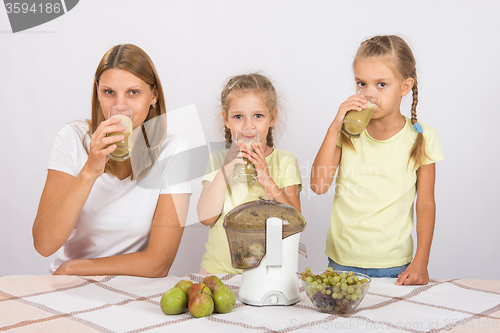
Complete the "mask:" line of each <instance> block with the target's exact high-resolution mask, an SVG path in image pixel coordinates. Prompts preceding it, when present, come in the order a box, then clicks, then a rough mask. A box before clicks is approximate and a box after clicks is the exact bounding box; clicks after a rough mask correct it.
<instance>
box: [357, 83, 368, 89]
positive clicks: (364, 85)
mask: <svg viewBox="0 0 500 333" xmlns="http://www.w3.org/2000/svg"><path fill="white" fill-rule="evenodd" d="M357 85H358V87H360V88H364V87H366V84H365V83H364V82H358V83H357Z"/></svg>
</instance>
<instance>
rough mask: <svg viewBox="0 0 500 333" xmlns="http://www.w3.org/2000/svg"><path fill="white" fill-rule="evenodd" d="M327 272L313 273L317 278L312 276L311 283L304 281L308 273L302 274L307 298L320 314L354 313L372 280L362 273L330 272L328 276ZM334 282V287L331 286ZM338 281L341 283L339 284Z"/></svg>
mask: <svg viewBox="0 0 500 333" xmlns="http://www.w3.org/2000/svg"><path fill="white" fill-rule="evenodd" d="M327 272H328V271H324V272H312V273H311V274H314V276H316V277H312V276H311V278H312V279H308V281H311V282H308V281H305V280H304V278H307V277H306V276H305V275H304V274H307V272H306V273H303V274H302V276H301V278H300V280H301V281H302V285H303V286H304V290H305V292H306V295H307V297H309V299H310V300H311V302H312V304H313V305H314V307H315V308H316V309H317V310H318V311H319V312H324V313H329V314H335V315H343V314H348V313H352V312H353V311H354V310H355V309H356V308H357V306H358V305H359V303H361V301H362V300H363V298H364V297H365V295H366V293H367V292H368V288H369V287H370V282H371V280H372V279H371V278H370V277H369V276H368V275H365V274H361V273H352V272H346V271H330V272H331V275H330V276H328V275H327ZM344 274H345V275H344ZM335 276H337V277H338V278H336V277H335ZM343 277H345V280H346V281H345V282H344V283H342V282H343V281H344V279H343ZM355 277H357V278H355ZM349 278H350V279H349ZM321 279H323V280H325V279H326V280H329V281H326V282H327V284H325V283H323V282H322V281H321ZM364 279H366V281H365V280H364ZM332 280H333V285H330V284H331V283H332ZM337 280H339V281H338V282H337ZM356 280H357V281H356ZM351 283H352V285H351Z"/></svg>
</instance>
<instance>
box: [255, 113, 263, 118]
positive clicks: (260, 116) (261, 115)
mask: <svg viewBox="0 0 500 333" xmlns="http://www.w3.org/2000/svg"><path fill="white" fill-rule="evenodd" d="M262 117H264V115H263V114H260V113H259V114H256V115H255V118H262Z"/></svg>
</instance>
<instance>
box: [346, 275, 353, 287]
mask: <svg viewBox="0 0 500 333" xmlns="http://www.w3.org/2000/svg"><path fill="white" fill-rule="evenodd" d="M353 282H354V280H353V279H352V278H350V277H349V278H347V284H349V285H351V284H352V283H353Z"/></svg>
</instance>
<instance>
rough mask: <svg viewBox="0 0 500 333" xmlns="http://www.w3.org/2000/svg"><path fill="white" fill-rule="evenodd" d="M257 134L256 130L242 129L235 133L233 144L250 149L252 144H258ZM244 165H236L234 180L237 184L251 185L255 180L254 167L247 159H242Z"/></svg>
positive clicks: (255, 171)
mask: <svg viewBox="0 0 500 333" xmlns="http://www.w3.org/2000/svg"><path fill="white" fill-rule="evenodd" d="M259 139H260V137H259V132H258V131H257V130H256V129H243V130H241V131H237V132H236V133H235V138H234V142H235V143H237V144H238V145H245V146H246V147H247V148H248V149H251V150H252V151H254V150H253V149H252V143H253V144H255V145H257V144H259ZM243 160H244V161H245V162H246V164H236V166H235V167H234V180H235V181H236V182H239V183H253V182H254V181H256V180H257V170H255V165H254V164H253V163H252V162H250V160H248V159H247V158H243Z"/></svg>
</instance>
